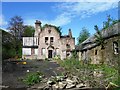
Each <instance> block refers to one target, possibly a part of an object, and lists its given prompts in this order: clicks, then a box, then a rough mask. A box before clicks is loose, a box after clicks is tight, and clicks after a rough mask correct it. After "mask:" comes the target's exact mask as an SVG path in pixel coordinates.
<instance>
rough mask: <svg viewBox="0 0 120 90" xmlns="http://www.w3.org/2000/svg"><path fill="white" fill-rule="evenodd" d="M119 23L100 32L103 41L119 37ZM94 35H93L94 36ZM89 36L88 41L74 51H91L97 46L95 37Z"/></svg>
mask: <svg viewBox="0 0 120 90" xmlns="http://www.w3.org/2000/svg"><path fill="white" fill-rule="evenodd" d="M119 26H120V22H119V23H117V24H115V25H113V26H112V27H109V28H107V29H104V30H102V31H101V33H102V36H103V38H104V39H107V38H110V37H113V36H116V35H120V28H119ZM94 35H95V34H94ZM94 35H93V36H91V37H89V38H88V39H86V40H85V41H84V42H82V43H81V44H80V45H79V46H76V47H75V49H76V50H77V51H78V50H79V51H84V50H87V49H91V48H94V47H96V46H97V43H96V42H95V36H94Z"/></svg>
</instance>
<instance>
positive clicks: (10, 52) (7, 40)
mask: <svg viewBox="0 0 120 90" xmlns="http://www.w3.org/2000/svg"><path fill="white" fill-rule="evenodd" d="M0 31H1V32H2V37H4V38H2V59H3V60H4V59H8V58H13V57H15V43H14V42H15V38H14V36H12V35H11V34H10V33H9V32H6V31H4V30H2V29H0Z"/></svg>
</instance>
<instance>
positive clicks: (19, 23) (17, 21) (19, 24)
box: [7, 16, 24, 40]
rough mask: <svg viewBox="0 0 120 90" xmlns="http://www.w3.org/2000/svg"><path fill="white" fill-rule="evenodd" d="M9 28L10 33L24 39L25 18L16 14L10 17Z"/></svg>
mask: <svg viewBox="0 0 120 90" xmlns="http://www.w3.org/2000/svg"><path fill="white" fill-rule="evenodd" d="M8 25H9V26H8V28H7V29H8V30H10V33H11V34H12V35H13V36H15V37H16V38H17V39H19V40H21V39H22V37H21V36H22V34H23V32H24V25H23V19H22V18H21V16H14V17H12V18H11V19H10V21H9V24H8Z"/></svg>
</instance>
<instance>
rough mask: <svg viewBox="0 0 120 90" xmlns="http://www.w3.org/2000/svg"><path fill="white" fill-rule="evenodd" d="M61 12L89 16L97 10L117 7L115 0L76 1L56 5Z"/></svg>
mask: <svg viewBox="0 0 120 90" xmlns="http://www.w3.org/2000/svg"><path fill="white" fill-rule="evenodd" d="M56 7H57V8H58V9H59V10H60V11H61V12H66V13H68V15H72V16H73V17H76V16H79V17H80V18H85V17H89V16H91V15H94V14H96V13H99V12H104V11H107V10H110V9H112V8H116V7H118V3H117V2H77V3H62V4H60V5H59V4H58V5H57V6H56Z"/></svg>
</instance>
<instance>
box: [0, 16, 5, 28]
mask: <svg viewBox="0 0 120 90" xmlns="http://www.w3.org/2000/svg"><path fill="white" fill-rule="evenodd" d="M5 25H7V21H5V17H4V16H3V15H2V14H1V15H0V26H1V27H2V26H5Z"/></svg>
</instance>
